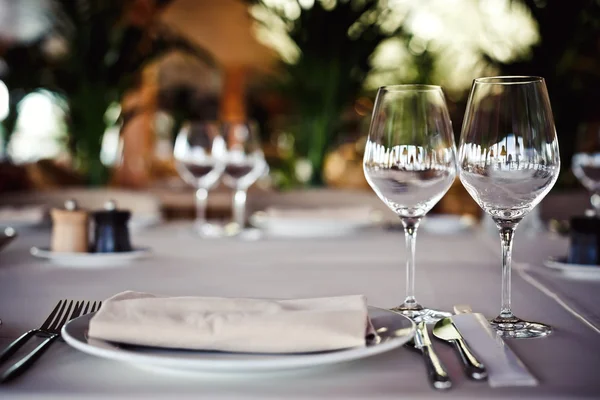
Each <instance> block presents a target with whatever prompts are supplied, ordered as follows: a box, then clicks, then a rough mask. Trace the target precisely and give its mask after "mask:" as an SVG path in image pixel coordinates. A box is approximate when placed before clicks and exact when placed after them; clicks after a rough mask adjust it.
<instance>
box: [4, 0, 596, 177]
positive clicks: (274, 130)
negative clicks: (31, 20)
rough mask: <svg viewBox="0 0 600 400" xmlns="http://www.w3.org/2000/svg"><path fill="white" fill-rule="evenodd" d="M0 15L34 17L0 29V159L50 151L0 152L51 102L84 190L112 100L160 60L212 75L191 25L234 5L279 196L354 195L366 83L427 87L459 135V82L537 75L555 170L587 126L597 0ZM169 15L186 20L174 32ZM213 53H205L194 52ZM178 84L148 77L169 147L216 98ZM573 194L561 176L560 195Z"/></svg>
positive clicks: (113, 114)
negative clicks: (247, 32)
mask: <svg viewBox="0 0 600 400" xmlns="http://www.w3.org/2000/svg"><path fill="white" fill-rule="evenodd" d="M7 4H8V5H10V6H11V7H23V8H25V7H27V6H26V4H29V6H31V4H36V5H37V8H36V15H37V17H36V18H37V19H36V21H35V25H32V26H35V28H36V29H35V32H34V31H33V30H31V29H29V30H27V29H25V28H26V27H23V26H19V27H17V28H18V29H17V30H18V31H19V32H20V36H21V37H20V38H19V40H10V41H7V40H6V34H7V32H9V33H10V29H9V28H10V27H9V26H8V25H10V21H5V24H4V27H0V39H1V40H0V57H1V58H2V62H0V78H1V79H2V81H4V83H5V84H6V87H7V88H8V89H6V88H4V87H0V92H1V91H2V90H8V91H9V93H10V96H8V99H10V104H9V107H7V110H6V112H5V113H4V114H5V118H4V120H3V128H4V135H3V145H4V147H5V148H4V151H3V152H2V154H3V155H4V156H10V157H12V159H13V161H14V162H31V161H35V159H36V157H37V158H44V157H45V154H47V155H48V156H49V157H53V156H56V154H58V150H56V151H55V150H52V149H50V147H52V146H50V145H45V146H44V147H45V148H46V150H44V151H45V152H44V151H43V150H42V149H37V150H36V151H35V152H34V151H33V147H35V146H31V145H27V144H20V145H19V146H17V144H18V143H17V142H18V141H17V140H13V139H15V138H13V139H11V134H12V133H13V132H17V133H19V131H20V130H25V129H20V128H19V126H20V124H23V126H25V125H27V124H29V125H31V126H28V127H27V129H39V126H37V127H34V126H33V123H32V122H31V121H32V120H34V119H35V113H36V112H37V113H38V114H40V110H41V108H40V107H37V108H36V107H33V105H32V104H34V103H36V102H38V103H40V104H41V102H42V100H43V99H45V100H44V101H46V102H47V101H48V98H51V101H52V103H51V104H52V108H51V109H48V110H47V112H48V113H49V114H52V115H53V116H54V121H55V122H56V123H55V124H54V125H55V126H53V128H52V129H54V130H55V131H56V132H57V133H56V134H55V135H54V136H53V137H54V138H55V139H56V140H57V141H62V142H64V143H66V146H65V147H66V149H67V153H68V157H67V158H68V159H67V160H66V161H65V163H66V164H68V165H70V166H71V167H72V168H74V169H75V170H77V171H79V173H80V174H82V175H83V176H84V177H85V179H86V180H87V182H90V183H95V184H98V183H102V182H105V181H106V178H107V176H108V175H107V165H106V162H105V163H102V162H101V157H100V155H101V154H102V152H104V153H105V154H107V153H111V152H112V153H116V152H117V150H116V149H115V146H117V143H118V141H119V139H118V137H115V138H114V140H112V141H111V143H112V147H111V148H110V149H108V148H103V147H102V146H103V144H102V143H103V138H104V139H106V135H107V134H108V133H107V132H108V131H107V128H108V127H110V126H111V125H114V124H116V126H117V128H115V127H114V126H113V128H112V129H113V130H114V129H117V130H118V129H119V128H118V127H119V126H120V124H121V122H122V121H123V117H127V115H121V114H122V112H121V107H120V105H121V103H122V102H123V97H124V95H125V94H126V93H128V92H130V91H135V90H136V89H137V88H138V87H139V86H140V85H143V84H144V83H143V80H142V78H141V76H142V74H143V71H144V70H146V69H148V65H151V64H152V62H153V61H154V60H156V59H157V58H158V57H159V56H160V55H163V54H165V52H169V51H171V50H173V49H181V50H182V51H183V52H185V53H189V54H192V55H193V56H194V57H195V58H197V59H201V60H204V62H205V64H210V65H211V66H213V67H214V68H216V69H222V70H226V66H225V65H222V64H219V63H218V62H215V61H214V59H215V54H216V53H219V52H220V53H223V54H220V55H221V56H223V57H229V58H230V60H234V59H235V58H233V57H230V56H228V55H227V54H226V50H227V49H226V47H227V46H226V43H224V42H223V41H222V40H220V39H219V40H220V41H219V40H217V39H218V38H221V36H222V35H221V33H222V32H221V33H219V32H218V31H217V28H218V26H219V24H216V28H215V24H213V25H211V24H210V23H209V22H210V21H206V20H204V21H202V18H203V16H204V15H207V16H209V15H210V16H213V17H211V18H214V15H220V16H221V17H219V18H222V20H221V21H222V22H221V23H220V24H221V25H223V26H224V27H225V26H227V25H226V24H225V23H224V22H226V21H228V18H229V19H231V20H233V19H232V15H233V11H232V10H234V8H235V7H233V6H236V7H237V6H240V5H241V7H243V8H244V10H247V14H248V16H249V17H248V18H249V19H250V21H251V24H252V26H253V28H252V29H253V32H252V33H253V34H254V36H255V38H256V40H258V41H259V42H261V43H262V44H263V45H264V46H266V47H268V48H269V49H271V51H272V52H274V53H275V54H276V55H277V57H276V58H274V59H276V60H278V61H276V62H275V65H274V66H273V68H271V69H270V70H266V69H265V68H262V67H261V71H260V73H254V74H252V75H251V76H249V77H248V79H247V83H246V95H245V96H246V97H245V99H244V100H243V101H245V102H246V103H247V108H248V117H249V118H253V119H256V120H257V121H258V122H259V126H260V127H261V129H262V132H261V136H262V137H263V140H264V141H265V152H266V154H267V156H268V157H269V162H270V164H271V171H272V175H273V183H274V184H275V185H276V186H278V187H291V186H296V185H321V184H323V183H326V184H328V185H342V186H343V185H349V186H351V187H360V186H361V185H364V180H363V178H362V169H361V168H360V162H361V158H362V151H363V145H364V136H365V135H366V132H367V130H368V122H369V119H370V112H371V109H372V104H373V99H374V94H375V91H376V89H377V87H378V86H381V85H390V84H400V83H430V84H437V85H441V86H442V87H443V88H444V90H445V93H446V95H447V98H448V102H449V108H450V112H451V117H452V120H453V123H454V130H455V134H456V135H459V134H460V126H461V123H462V115H463V112H464V107H465V103H466V97H467V94H468V91H469V89H470V85H471V82H472V80H473V79H474V78H476V77H479V76H490V75H498V74H504V75H539V76H543V77H544V78H545V79H546V81H547V84H548V89H549V92H550V98H551V101H552V106H553V110H554V113H555V119H556V126H557V131H558V134H559V140H560V143H561V151H562V158H563V168H564V169H565V172H567V170H568V169H569V166H570V157H571V155H572V154H573V151H574V146H575V136H576V132H577V131H578V130H579V129H583V127H585V125H589V124H595V123H596V124H597V123H598V122H599V119H600V90H599V89H600V56H599V54H600V0H572V1H550V0H494V1H483V0H426V1H413V0H247V1H245V2H242V1H241V0H239V1H237V0H226V1H225V0H223V1H221V2H220V3H218V4H217V3H214V2H211V1H206V0H198V1H195V2H194V1H188V0H166V1H165V0H124V1H119V0H78V1H71V0H35V1H32V2H18V3H13V2H11V1H10V0H0V6H1V5H4V6H6V5H7ZM174 6H179V11H178V13H174V14H173V15H174V16H175V17H173V18H171V20H169V21H168V23H167V22H166V20H165V19H164V18H162V17H161V15H164V14H165V13H167V12H168V10H169V9H172V8H173V7H174ZM219 6H222V8H223V9H222V12H221V14H219V11H218V10H219V9H218V7H219ZM239 8H240V7H237V8H236V10H238V11H239ZM244 10H242V11H244ZM228 12H230V13H232V14H231V15H227V14H226V13H228ZM236 12H237V11H236ZM214 13H216V14H214ZM238 14H239V13H238ZM182 15H184V16H185V15H189V16H190V17H189V18H188V20H187V21H186V20H184V19H182V18H183V17H182ZM192 16H193V18H192ZM237 17H239V15H238V16H237ZM237 17H236V18H237ZM0 20H1V16H0ZM236 21H237V20H236ZM213 22H214V21H213ZM186 23H187V24H194V25H200V24H205V25H206V26H211V30H212V32H210V33H211V34H212V36H210V35H209V36H207V37H204V38H202V40H196V39H198V38H195V37H194V36H193V32H196V33H197V32H199V31H198V30H197V31H194V30H193V29H191V28H193V27H191V28H190V27H189V26H187V25H186V26H184V25H185V24H186ZM236 23H237V22H236ZM13 28H14V27H13ZM227 29H228V30H231V26H228V28H227ZM183 32H192V35H191V36H190V34H187V35H184V34H183ZM25 33H26V34H25ZM238 34H243V30H242V29H240V32H239V33H238ZM232 40H234V39H232ZM244 40H246V39H244ZM244 40H242V39H239V43H242V42H244ZM217 42H218V43H219V45H218V48H216V49H215V48H211V46H209V45H210V44H215V43H217ZM239 43H238V44H239ZM244 43H246V42H244ZM199 44H200V45H199ZM202 44H203V45H202ZM207 44H209V45H207ZM215 46H216V44H215V45H214V46H212V47H215ZM244 46H245V45H244ZM232 49H237V50H235V51H238V50H239V46H238V47H235V46H232ZM232 51H234V50H232ZM261 54H262V53H261ZM186 62H187V61H186ZM269 62H270V61H269ZM181 63H183V64H185V62H183V61H182V62H181ZM234 66H235V65H234ZM178 71H180V69H177V68H172V69H171V70H169V71H161V72H159V78H158V79H159V80H161V81H164V82H167V83H166V84H165V87H164V88H161V91H160V92H159V93H158V99H157V103H158V107H157V108H158V109H162V110H165V111H166V112H167V114H168V115H169V118H168V122H169V123H164V121H167V119H165V116H164V115H163V114H161V115H157V117H156V121H157V122H156V125H157V126H158V128H157V132H159V131H160V129H159V128H160V126H162V125H164V126H168V127H169V128H168V129H169V132H168V133H167V135H171V136H172V132H174V131H177V126H179V125H180V123H181V122H182V121H184V120H189V119H207V118H209V119H212V118H215V117H217V116H218V115H219V110H218V108H219V104H220V102H221V101H222V99H220V98H219V95H220V96H221V97H224V96H225V94H224V93H221V94H219V93H217V92H214V93H209V95H206V93H202V90H201V89H199V88H198V87H193V86H192V85H191V84H190V79H193V77H194V72H191V71H192V70H190V71H188V72H187V76H188V78H187V80H179V81H177V79H174V78H173V76H176V75H179V74H180V72H178ZM167 75H168V76H167ZM190 77H191V78H190ZM204 78H205V77H204V76H200V75H199V76H198V78H197V79H198V80H201V79H204ZM1 95H2V93H0V97H1ZM242 95H243V94H242ZM23 99H25V101H24V100H23ZM19 110H21V113H22V114H24V115H23V118H21V119H20V118H19ZM33 110H37V111H33ZM107 110H108V112H107ZM0 111H1V110H0ZM0 114H2V113H1V112H0ZM25 114H27V116H25ZM157 134H158V133H157ZM104 143H105V144H106V143H107V140H104ZM38 147H41V146H38ZM51 150H52V151H51ZM28 151H29V152H30V153H28ZM167 152H168V151H167ZM115 157H117V156H116V155H115V156H113V157H112V158H113V159H114V158H115ZM109 158H110V157H109ZM574 182H575V180H574V179H573V177H572V174H571V173H570V172H567V173H563V174H561V178H560V182H559V185H562V186H563V187H569V186H572V185H574V184H575V183H574Z"/></svg>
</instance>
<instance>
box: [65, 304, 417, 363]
mask: <svg viewBox="0 0 600 400" xmlns="http://www.w3.org/2000/svg"><path fill="white" fill-rule="evenodd" d="M369 317H370V318H371V322H372V323H373V327H374V328H375V330H376V331H377V332H378V334H379V339H378V340H373V341H370V342H369V341H368V342H367V346H365V347H354V348H349V349H343V350H336V351H327V352H318V353H300V354H298V353H295V354H258V353H228V352H218V351H199V350H172V349H157V348H153V347H141V346H129V345H120V344H118V343H114V342H108V341H104V340H99V339H92V338H89V337H88V336H87V332H88V326H89V321H90V319H91V318H92V315H90V314H88V315H84V316H82V317H79V318H76V319H74V320H72V321H71V322H69V323H68V324H66V325H65V326H64V327H63V329H62V337H63V338H64V339H65V341H66V342H67V343H68V344H69V345H71V346H73V347H74V348H76V349H77V350H81V351H83V352H84V353H88V354H92V355H95V356H98V357H103V358H108V359H111V360H116V361H123V362H127V363H131V364H133V365H135V366H139V367H142V368H145V369H148V368H150V369H153V370H159V371H170V372H173V371H176V372H187V373H224V372H233V373H236V372H237V373H241V372H262V371H280V370H284V369H296V368H308V367H316V366H323V365H329V364H336V363H341V362H345V361H351V360H357V359H360V358H364V357H369V356H373V355H375V354H380V353H383V352H386V351H389V350H392V349H394V348H397V347H400V346H402V345H403V344H405V343H407V342H408V341H410V340H411V339H412V337H413V335H414V333H415V324H414V323H413V322H412V321H411V320H410V319H408V318H407V317H405V316H403V315H400V314H396V313H394V312H392V311H388V310H383V309H380V308H375V307H369Z"/></svg>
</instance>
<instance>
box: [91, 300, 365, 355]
mask: <svg viewBox="0 0 600 400" xmlns="http://www.w3.org/2000/svg"><path fill="white" fill-rule="evenodd" d="M372 333H373V331H372V326H371V324H370V322H369V319H368V313H367V303H366V299H365V297H364V296H360V295H355V296H341V297H328V298H314V299H298V300H259V299H235V298H217V297H161V296H155V295H152V294H148V293H138V292H123V293H120V294H117V295H116V296H114V297H111V298H109V299H108V300H106V301H105V302H104V303H103V304H102V308H101V309H100V311H98V312H97V313H96V315H94V317H93V318H92V319H91V321H90V327H89V333H88V334H89V336H90V337H93V338H98V339H104V340H109V341H114V342H119V343H127V344H135V345H145V346H155V347H167V348H181V349H198V350H220V351H231V352H255V353H300V352H314V351H324V350H336V349H342V348H348V347H360V346H365V337H366V335H367V334H372Z"/></svg>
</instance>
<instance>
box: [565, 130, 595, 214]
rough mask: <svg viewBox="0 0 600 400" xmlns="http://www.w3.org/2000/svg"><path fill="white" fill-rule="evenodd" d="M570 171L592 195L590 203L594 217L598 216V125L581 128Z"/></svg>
mask: <svg viewBox="0 0 600 400" xmlns="http://www.w3.org/2000/svg"><path fill="white" fill-rule="evenodd" d="M571 169H572V170H573V174H574V175H575V177H577V179H578V180H579V182H581V184H582V185H583V186H584V187H585V188H586V189H587V190H589V191H590V192H591V193H592V197H591V200H590V202H591V203H592V206H593V207H594V211H595V214H596V216H600V124H598V123H596V124H590V125H584V126H582V129H581V131H580V132H579V135H578V140H577V149H576V153H575V154H574V155H573V160H572V161H571Z"/></svg>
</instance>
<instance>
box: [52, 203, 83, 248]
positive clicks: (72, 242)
mask: <svg viewBox="0 0 600 400" xmlns="http://www.w3.org/2000/svg"><path fill="white" fill-rule="evenodd" d="M50 216H51V217H52V241H51V250H52V251H55V252H63V253H65V252H66V253H87V252H88V246H89V243H88V213H87V212H86V211H84V210H80V209H78V208H77V202H76V201H75V200H67V201H66V202H65V208H64V209H60V208H54V209H52V211H50Z"/></svg>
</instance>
